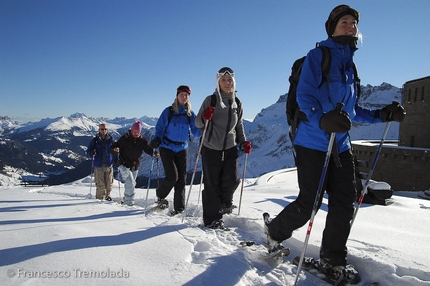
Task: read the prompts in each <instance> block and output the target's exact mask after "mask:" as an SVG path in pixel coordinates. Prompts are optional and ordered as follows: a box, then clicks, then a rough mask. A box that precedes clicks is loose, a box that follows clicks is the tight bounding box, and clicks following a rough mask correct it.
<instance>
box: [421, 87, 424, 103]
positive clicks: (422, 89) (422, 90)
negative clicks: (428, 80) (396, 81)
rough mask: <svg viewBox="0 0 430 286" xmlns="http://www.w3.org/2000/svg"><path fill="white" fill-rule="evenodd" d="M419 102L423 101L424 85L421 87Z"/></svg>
mask: <svg viewBox="0 0 430 286" xmlns="http://www.w3.org/2000/svg"><path fill="white" fill-rule="evenodd" d="M421 102H424V86H423V87H422V88H421Z"/></svg>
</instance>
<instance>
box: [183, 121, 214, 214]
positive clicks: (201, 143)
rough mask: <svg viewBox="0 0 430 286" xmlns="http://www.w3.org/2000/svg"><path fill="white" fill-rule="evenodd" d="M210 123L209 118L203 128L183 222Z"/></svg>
mask: <svg viewBox="0 0 430 286" xmlns="http://www.w3.org/2000/svg"><path fill="white" fill-rule="evenodd" d="M208 124H209V120H206V122H205V127H204V129H203V134H202V137H201V139H200V146H199V151H198V152H197V158H196V164H195V165H194V171H193V175H192V176H191V181H190V189H189V191H188V196H187V201H186V203H185V207H184V211H183V215H182V222H184V218H185V217H186V216H187V206H188V201H189V199H190V194H191V188H192V187H193V181H194V176H195V175H196V171H197V166H198V165H199V158H200V153H201V152H202V147H203V141H204V140H205V136H206V130H207V129H208Z"/></svg>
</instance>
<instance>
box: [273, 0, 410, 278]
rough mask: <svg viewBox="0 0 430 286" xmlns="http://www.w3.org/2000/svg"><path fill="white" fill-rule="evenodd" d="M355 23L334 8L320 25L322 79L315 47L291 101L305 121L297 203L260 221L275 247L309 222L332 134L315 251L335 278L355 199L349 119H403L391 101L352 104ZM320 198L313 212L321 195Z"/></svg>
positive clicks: (343, 260)
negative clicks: (327, 62) (375, 105)
mask: <svg viewBox="0 0 430 286" xmlns="http://www.w3.org/2000/svg"><path fill="white" fill-rule="evenodd" d="M358 21H359V12H357V11H356V10H354V9H353V8H351V7H350V6H347V5H339V6H337V7H336V8H334V9H333V11H332V12H331V13H330V15H329V17H328V19H327V21H326V24H325V27H326V31H327V34H328V39H327V40H325V41H322V42H320V46H326V47H328V48H329V49H330V54H331V66H330V71H329V75H328V79H327V80H325V81H323V79H322V70H321V61H322V51H321V49H320V48H314V49H312V50H311V51H309V53H308V54H307V56H306V60H305V62H304V64H303V68H302V73H301V76H300V80H299V84H298V87H297V102H298V104H299V107H300V109H301V110H302V111H303V112H304V113H305V114H306V116H307V118H308V121H301V122H300V123H299V126H298V129H297V133H296V137H295V140H294V148H295V150H296V154H297V161H296V165H297V175H298V184H299V188H300V192H299V194H298V197H297V199H296V200H295V201H294V202H292V203H290V204H289V205H287V206H286V207H285V208H284V209H283V210H282V211H281V212H280V213H279V214H278V215H277V216H276V217H275V218H273V219H272V220H270V218H269V219H266V220H265V232H266V234H267V236H268V237H267V239H268V243H269V244H270V246H271V248H272V249H276V248H277V247H279V244H280V243H281V242H282V241H283V240H285V239H288V238H290V237H291V235H292V232H293V231H294V230H296V229H298V228H300V227H302V226H303V225H304V224H305V223H306V222H307V221H308V220H309V219H310V217H311V213H312V209H313V205H314V201H315V198H316V193H317V190H318V186H319V181H320V178H321V174H322V170H323V165H324V162H325V158H326V153H327V150H328V144H329V139H330V135H331V133H333V132H334V133H336V135H335V136H336V137H335V144H334V146H333V149H332V153H331V157H330V161H329V165H328V169H327V173H326V178H325V182H324V185H323V187H324V189H323V190H325V192H326V193H327V194H328V213H327V218H326V225H325V229H324V232H323V237H322V243H321V248H320V268H321V269H320V270H321V271H323V272H325V273H335V275H340V274H341V273H342V271H344V269H345V266H346V265H347V247H346V242H347V240H348V236H349V233H350V228H351V227H350V222H351V219H352V217H353V213H354V202H355V200H356V199H357V193H356V189H355V166H354V159H353V153H352V151H351V142H350V138H349V134H348V131H349V130H350V128H351V121H354V122H365V123H380V122H387V121H393V120H394V121H399V122H400V121H403V119H404V118H405V115H406V113H405V111H404V109H403V107H402V106H401V105H400V104H399V103H394V102H393V103H392V104H390V105H388V106H385V107H384V108H382V109H378V110H369V109H364V108H362V107H360V106H359V105H358V95H357V90H358V88H359V86H358V85H359V81H358V80H357V78H356V76H355V73H354V67H353V65H354V63H353V56H354V53H355V52H356V50H357V47H356V44H357V41H358V37H359V36H361V35H360V34H359V32H358V28H357V25H358ZM337 103H342V104H343V108H342V110H341V111H337V110H336V105H337ZM320 198H321V199H320V201H319V204H318V208H319V207H320V206H321V203H322V198H323V196H321V197H320ZM266 217H267V215H266ZM269 251H270V250H269ZM348 269H350V268H348ZM352 272H354V271H352ZM349 274H351V273H349ZM354 274H357V275H354ZM354 274H352V275H347V278H346V279H347V280H348V279H350V280H348V281H349V282H354V279H359V276H358V273H356V272H354Z"/></svg>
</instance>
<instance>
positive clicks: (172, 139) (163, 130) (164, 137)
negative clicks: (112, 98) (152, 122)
mask: <svg viewBox="0 0 430 286" xmlns="http://www.w3.org/2000/svg"><path fill="white" fill-rule="evenodd" d="M178 107H179V110H178V112H175V113H174V114H173V116H172V119H171V120H170V123H169V113H170V106H169V107H167V108H165V109H164V110H163V112H162V113H161V115H160V118H158V121H157V125H156V126H155V136H154V138H158V139H160V140H161V144H160V147H163V148H166V149H170V150H172V151H173V152H175V153H178V152H180V151H183V150H185V149H187V148H188V140H189V135H190V132H191V134H192V135H194V136H196V137H199V136H200V129H199V128H197V127H196V125H195V124H194V119H195V117H196V115H195V114H194V112H193V111H191V116H190V118H189V121H188V116H187V109H186V107H185V106H182V105H179V106H178Z"/></svg>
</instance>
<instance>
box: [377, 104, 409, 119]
mask: <svg viewBox="0 0 430 286" xmlns="http://www.w3.org/2000/svg"><path fill="white" fill-rule="evenodd" d="M405 116H406V112H405V109H404V108H403V106H401V105H400V103H399V102H397V101H393V103H391V104H390V105H387V106H385V107H384V108H382V109H381V119H382V122H388V121H397V122H402V121H403V120H404V119H405Z"/></svg>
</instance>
